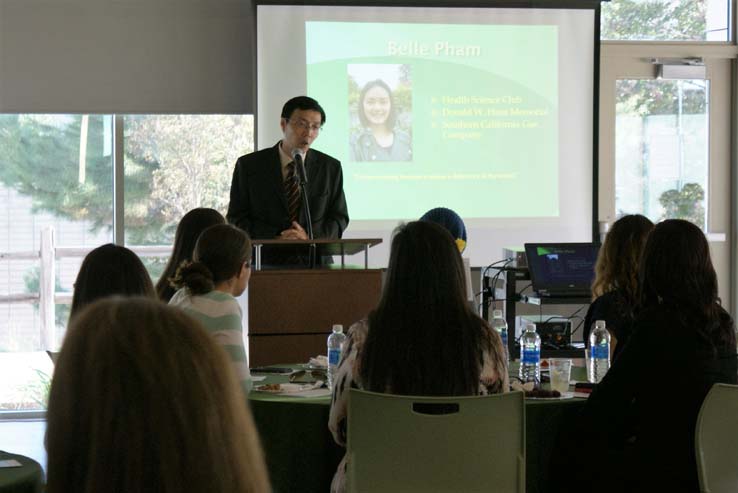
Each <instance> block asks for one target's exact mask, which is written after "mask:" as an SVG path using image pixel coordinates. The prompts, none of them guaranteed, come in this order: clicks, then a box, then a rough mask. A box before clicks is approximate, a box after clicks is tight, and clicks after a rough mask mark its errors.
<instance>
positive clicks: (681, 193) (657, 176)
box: [615, 79, 709, 229]
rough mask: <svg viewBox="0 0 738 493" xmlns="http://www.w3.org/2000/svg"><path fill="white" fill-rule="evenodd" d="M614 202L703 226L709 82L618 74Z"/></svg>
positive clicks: (626, 209)
mask: <svg viewBox="0 0 738 493" xmlns="http://www.w3.org/2000/svg"><path fill="white" fill-rule="evenodd" d="M616 94H617V102H616V127H615V140H616V146H615V170H616V175H615V208H616V211H617V215H618V216H621V215H623V214H634V213H637V214H643V215H645V216H647V217H649V218H650V219H651V220H652V221H654V222H656V221H660V220H662V219H672V218H678V219H687V220H689V221H691V222H693V223H695V224H697V225H698V226H700V227H702V228H703V229H705V228H706V218H707V211H706V204H707V200H706V193H707V190H708V186H707V177H708V167H709V163H708V121H709V114H708V104H707V102H708V101H709V82H708V81H705V80H633V79H628V80H622V79H621V80H618V81H617V84H616Z"/></svg>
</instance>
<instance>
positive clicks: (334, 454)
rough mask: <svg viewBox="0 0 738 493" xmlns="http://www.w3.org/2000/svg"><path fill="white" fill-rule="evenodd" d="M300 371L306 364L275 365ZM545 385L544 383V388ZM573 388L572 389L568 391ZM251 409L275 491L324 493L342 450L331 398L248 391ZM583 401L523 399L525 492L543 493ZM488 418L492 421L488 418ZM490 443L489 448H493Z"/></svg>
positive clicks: (575, 370)
mask: <svg viewBox="0 0 738 493" xmlns="http://www.w3.org/2000/svg"><path fill="white" fill-rule="evenodd" d="M276 366H281V367H290V368H291V369H292V370H295V371H299V370H303V369H305V368H306V366H305V365H294V364H293V365H276ZM517 368H518V365H517V362H511V363H510V374H511V375H516V374H517ZM253 375H254V376H257V377H266V378H264V379H263V380H260V381H257V382H254V389H257V388H258V387H260V386H262V385H265V384H277V383H279V384H282V383H286V382H288V381H289V376H288V375H285V374H272V373H265V374H260V373H253ZM571 375H572V376H571V379H572V380H573V381H585V380H586V371H585V369H584V368H583V367H578V366H573V367H572V370H571ZM545 387H546V385H545V384H544V388H545ZM570 390H573V389H570ZM248 401H249V405H250V408H251V412H252V415H253V418H254V422H255V424H256V428H257V430H258V432H259V435H260V440H261V445H262V448H263V450H264V455H265V459H266V464H267V469H268V470H269V476H270V480H271V483H272V488H273V491H274V492H275V493H280V492H294V491H300V492H328V491H329V490H330V484H331V479H332V478H333V474H334V473H335V472H336V467H337V466H338V463H339V462H340V461H341V458H342V457H343V455H344V452H345V449H344V448H343V447H340V446H338V445H337V444H336V443H335V441H334V440H333V437H332V435H331V433H330V431H329V430H328V415H329V413H330V404H331V397H330V395H327V394H326V395H322V396H317V397H315V396H312V397H304V396H296V395H293V394H289V393H285V394H281V393H273V392H264V391H259V390H252V391H251V392H250V394H249V399H248ZM585 402H586V399H585V398H584V397H570V398H565V399H526V401H525V439H526V440H525V441H526V443H525V445H526V459H525V464H526V474H525V475H526V492H528V493H546V492H547V484H548V478H549V474H550V471H549V470H550V464H549V463H550V460H551V457H552V454H553V453H555V444H556V441H557V437H558V433H559V431H560V430H562V429H563V427H565V426H566V424H567V423H568V422H570V420H573V419H575V418H576V414H577V413H578V412H579V410H580V409H581V408H582V407H583V405H584V403H585ZM491 418H492V417H491ZM493 446H494V444H492V443H491V444H490V447H493Z"/></svg>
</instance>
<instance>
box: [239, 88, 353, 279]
mask: <svg viewBox="0 0 738 493" xmlns="http://www.w3.org/2000/svg"><path fill="white" fill-rule="evenodd" d="M324 123H325V111H323V108H322V107H321V106H320V105H319V104H318V102H317V101H315V100H314V99H312V98H309V97H307V96H298V97H295V98H292V99H290V100H289V101H287V102H286V103H285V105H284V107H283V108H282V117H281V121H280V126H281V127H282V133H283V138H282V140H281V141H279V142H278V143H277V144H276V145H275V146H274V147H271V148H268V149H262V150H260V151H256V152H252V153H251V154H247V155H245V156H241V157H240V158H238V161H236V167H235V169H234V171H233V181H232V182H231V201H230V203H229V204H228V213H227V215H226V218H227V219H228V222H229V223H231V224H235V225H236V226H238V227H240V228H242V229H243V230H245V231H246V232H247V233H248V234H249V236H251V238H253V239H284V240H306V239H308V235H307V233H306V229H307V222H306V218H305V213H304V207H303V205H304V204H302V197H300V195H299V194H298V193H297V191H296V190H297V189H296V187H295V186H294V185H293V184H294V183H295V178H294V177H295V173H296V170H295V168H294V162H293V158H292V156H293V151H295V150H299V151H301V153H302V155H303V156H304V163H305V173H306V176H307V189H308V202H309V205H310V214H311V216H312V226H313V236H314V237H315V238H341V235H342V234H343V231H344V230H345V229H346V226H347V225H348V222H349V217H348V210H347V207H346V198H345V196H344V194H343V172H342V170H341V163H340V162H339V161H338V160H336V159H334V158H332V157H331V156H329V155H327V154H324V153H322V152H320V151H316V150H314V149H310V146H311V145H312V143H313V141H314V140H315V139H316V138H317V137H318V134H319V133H320V129H321V127H322V126H323V124H324ZM300 251H301V252H303V253H304V252H306V249H304V248H303V249H302V250H300ZM262 261H263V262H265V263H267V264H276V265H280V264H286V263H295V262H297V263H301V260H297V261H295V251H292V252H289V251H285V250H284V249H282V250H273V251H271V252H269V251H267V250H266V247H265V250H264V254H263V258H262Z"/></svg>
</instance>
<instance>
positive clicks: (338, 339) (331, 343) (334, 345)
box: [328, 324, 346, 390]
mask: <svg viewBox="0 0 738 493" xmlns="http://www.w3.org/2000/svg"><path fill="white" fill-rule="evenodd" d="M344 341H346V336H345V335H344V333H343V325H341V324H335V325H334V326H333V333H332V334H331V335H329V336H328V388H329V389H331V390H332V389H333V378H334V377H335V375H336V372H337V371H338V363H339V362H340V361H341V351H342V350H343V343H344Z"/></svg>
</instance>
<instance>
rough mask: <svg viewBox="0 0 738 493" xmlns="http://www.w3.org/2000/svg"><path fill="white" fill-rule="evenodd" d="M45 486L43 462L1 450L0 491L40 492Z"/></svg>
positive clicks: (10, 492) (4, 492) (5, 492)
mask: <svg viewBox="0 0 738 493" xmlns="http://www.w3.org/2000/svg"><path fill="white" fill-rule="evenodd" d="M43 488H44V471H43V469H42V468H41V464H39V463H38V462H36V461H35V460H33V459H31V458H29V457H25V456H23V455H19V454H12V453H10V452H4V451H2V450H0V493H40V492H42V491H43Z"/></svg>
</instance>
